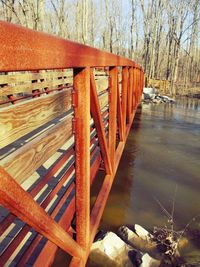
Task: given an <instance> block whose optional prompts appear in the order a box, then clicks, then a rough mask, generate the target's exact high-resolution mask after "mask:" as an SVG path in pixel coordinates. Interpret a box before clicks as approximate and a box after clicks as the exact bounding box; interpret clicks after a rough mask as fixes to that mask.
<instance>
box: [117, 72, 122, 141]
mask: <svg viewBox="0 0 200 267" xmlns="http://www.w3.org/2000/svg"><path fill="white" fill-rule="evenodd" d="M117 122H118V127H119V138H120V141H123V118H122V103H121V96H120V88H119V78H118V76H117Z"/></svg>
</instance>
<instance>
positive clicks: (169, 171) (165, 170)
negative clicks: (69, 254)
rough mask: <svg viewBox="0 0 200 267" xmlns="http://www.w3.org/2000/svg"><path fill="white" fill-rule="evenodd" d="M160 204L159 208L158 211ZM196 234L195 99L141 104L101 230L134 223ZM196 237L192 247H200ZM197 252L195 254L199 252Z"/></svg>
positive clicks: (199, 210) (199, 148)
mask: <svg viewBox="0 0 200 267" xmlns="http://www.w3.org/2000/svg"><path fill="white" fill-rule="evenodd" d="M161 206H162V207H161ZM173 206H174V222H175V223H174V224H175V225H174V226H175V228H176V229H177V230H181V229H183V228H184V227H185V226H186V225H187V224H188V223H189V222H190V221H191V220H192V221H191V223H189V227H188V228H191V229H194V231H196V232H195V233H198V234H199V232H200V231H199V230H200V219H199V217H198V214H200V101H199V100H197V99H189V98H182V99H178V100H177V102H176V104H157V105H155V104H143V106H142V108H141V109H139V110H138V112H137V115H136V117H135V121H134V124H133V127H132V129H131V131H130V134H129V137H128V140H127V144H126V147H125V150H124V152H123V155H122V159H121V162H120V165H119V168H118V171H117V175H116V178H115V181H114V184H113V187H112V190H111V193H110V196H109V199H108V202H107V205H106V209H105V211H104V215H103V219H102V222H101V228H104V229H110V230H116V229H117V228H118V227H119V226H120V225H124V224H131V225H133V224H135V223H138V224H140V225H142V226H143V227H145V228H147V229H152V228H153V227H154V226H161V227H164V226H165V225H167V224H168V219H167V216H166V212H164V211H163V209H166V210H167V211H168V212H169V213H170V214H171V213H172V212H173V211H172V210H173ZM199 240H200V236H199V239H196V241H195V242H196V243H195V246H196V247H200V242H199ZM198 253H199V252H198Z"/></svg>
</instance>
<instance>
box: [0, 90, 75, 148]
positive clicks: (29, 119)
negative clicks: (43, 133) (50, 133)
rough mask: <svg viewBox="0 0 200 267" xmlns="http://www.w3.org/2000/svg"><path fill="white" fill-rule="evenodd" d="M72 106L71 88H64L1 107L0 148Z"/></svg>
mask: <svg viewBox="0 0 200 267" xmlns="http://www.w3.org/2000/svg"><path fill="white" fill-rule="evenodd" d="M70 108H71V90H63V91H60V92H55V93H52V94H49V95H46V96H42V97H39V98H35V99H31V100H29V101H28V102H22V103H19V104H16V105H12V106H9V107H5V108H2V109H0V148H2V147H3V146H6V145H8V144H10V143H12V142H13V141H15V140H17V139H19V138H20V137H22V136H24V135H25V134H28V133H30V132H31V131H33V130H35V129H37V128H38V127H40V126H41V125H43V124H45V123H47V122H49V121H50V120H53V119H55V118H56V117H58V116H59V115H61V114H62V113H64V112H66V111H68V110H69V109H70Z"/></svg>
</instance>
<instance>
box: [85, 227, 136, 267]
mask: <svg viewBox="0 0 200 267" xmlns="http://www.w3.org/2000/svg"><path fill="white" fill-rule="evenodd" d="M130 250H132V248H130V247H129V246H128V245H127V244H126V243H125V242H124V241H123V240H122V239H121V238H119V237H118V236H117V235H116V234H114V233H112V232H108V233H107V234H106V235H105V237H104V238H103V239H102V240H100V241H97V242H95V243H93V245H92V247H91V251H90V256H89V261H88V262H89V264H88V265H89V266H90V267H91V266H94V267H105V266H106V267H132V266H133V264H132V262H131V260H130V259H129V256H128V252H129V251H130Z"/></svg>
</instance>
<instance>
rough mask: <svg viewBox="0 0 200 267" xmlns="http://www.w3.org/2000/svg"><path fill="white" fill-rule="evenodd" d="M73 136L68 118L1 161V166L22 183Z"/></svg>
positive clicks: (70, 120) (70, 119) (69, 117)
mask: <svg viewBox="0 0 200 267" xmlns="http://www.w3.org/2000/svg"><path fill="white" fill-rule="evenodd" d="M71 135H72V117H71V116H68V117H66V118H65V119H64V120H62V121H61V122H59V123H58V124H57V125H55V126H53V127H52V128H50V129H49V130H47V131H46V132H44V133H42V134H41V135H39V136H37V137H36V138H34V139H33V140H32V141H30V142H29V143H27V144H25V145H24V146H22V147H21V148H19V149H18V150H16V151H15V152H13V153H12V154H10V155H8V156H7V157H5V158H4V159H2V160H0V166H2V167H4V169H5V170H6V171H7V172H8V173H9V174H10V175H11V176H12V177H13V178H14V179H15V180H16V181H18V183H22V182H23V181H24V180H25V179H26V178H28V177H29V176H30V175H31V174H32V173H33V172H34V171H35V170H36V169H37V168H39V167H40V166H41V165H42V164H43V163H44V162H45V161H46V160H47V159H48V158H50V157H51V156H52V155H53V154H54V153H55V152H56V151H57V149H59V148H60V147H61V146H62V145H64V144H65V143H66V142H67V140H68V139H69V138H70V136H71Z"/></svg>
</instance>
